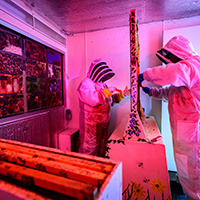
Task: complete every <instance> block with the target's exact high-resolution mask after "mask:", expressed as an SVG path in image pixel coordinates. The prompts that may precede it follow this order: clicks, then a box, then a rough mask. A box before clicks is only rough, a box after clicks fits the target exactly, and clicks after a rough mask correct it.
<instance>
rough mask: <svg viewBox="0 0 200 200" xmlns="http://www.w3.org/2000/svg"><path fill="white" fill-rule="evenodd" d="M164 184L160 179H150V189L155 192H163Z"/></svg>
mask: <svg viewBox="0 0 200 200" xmlns="http://www.w3.org/2000/svg"><path fill="white" fill-rule="evenodd" d="M165 188H166V185H165V184H164V183H163V181H162V180H160V179H159V178H158V179H156V178H155V179H154V180H152V181H151V189H152V190H153V191H154V192H155V193H157V194H162V193H164V192H165Z"/></svg>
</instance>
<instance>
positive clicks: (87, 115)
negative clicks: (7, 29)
mask: <svg viewBox="0 0 200 200" xmlns="http://www.w3.org/2000/svg"><path fill="white" fill-rule="evenodd" d="M114 75H115V74H114V72H113V71H112V69H111V68H110V67H109V66H108V65H107V63H106V62H105V61H104V60H102V59H101V58H100V59H96V60H94V61H93V62H92V63H91V65H90V68H89V71H88V73H87V77H86V78H85V79H84V80H83V81H82V82H81V83H80V85H79V87H78V89H77V94H78V98H79V106H80V123H79V124H80V125H79V126H80V131H79V135H80V148H79V152H80V153H84V154H89V155H95V156H101V157H104V156H105V152H106V144H107V139H108V126H109V121H110V107H111V103H112V104H113V103H119V102H120V101H121V100H122V99H123V98H124V96H125V95H126V93H127V91H128V90H127V88H125V90H124V91H123V92H119V91H118V90H117V89H116V88H114V87H108V86H107V85H106V83H105V82H106V81H107V80H109V79H110V78H112V77H113V76H114Z"/></svg>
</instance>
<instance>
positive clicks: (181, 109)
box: [138, 36, 200, 199]
mask: <svg viewBox="0 0 200 200" xmlns="http://www.w3.org/2000/svg"><path fill="white" fill-rule="evenodd" d="M157 56H158V57H159V58H160V59H161V60H162V61H163V62H164V63H165V64H166V66H165V67H164V66H158V67H153V68H148V69H146V70H145V71H144V72H143V73H141V74H139V76H138V81H139V84H142V82H143V81H144V80H146V81H150V82H153V83H155V84H158V85H161V86H164V85H170V86H166V87H165V88H160V89H158V88H155V87H152V88H148V87H143V91H144V92H146V93H148V94H149V95H150V96H152V97H155V98H160V99H165V100H168V111H169V117H170V125H171V131H172V138H173V147H174V156H175V162H176V166H177V174H178V178H179V181H180V183H181V185H182V187H183V191H184V193H185V194H186V195H187V199H200V128H199V127H200V126H199V123H200V57H199V56H198V55H197V53H196V52H195V51H194V49H193V46H192V44H191V43H190V41H188V40H187V39H186V38H184V37H183V36H175V37H173V38H172V39H171V40H169V42H168V43H167V44H166V45H165V46H164V47H163V48H162V49H161V50H160V51H158V52H157Z"/></svg>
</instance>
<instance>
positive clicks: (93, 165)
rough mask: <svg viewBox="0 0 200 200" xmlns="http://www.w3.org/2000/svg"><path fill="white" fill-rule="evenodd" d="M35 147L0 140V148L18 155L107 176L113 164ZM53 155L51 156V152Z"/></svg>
mask: <svg viewBox="0 0 200 200" xmlns="http://www.w3.org/2000/svg"><path fill="white" fill-rule="evenodd" d="M35 147H37V146H36V145H24V144H23V143H20V142H15V141H10V140H3V139H0V148H3V149H10V150H14V151H16V152H19V153H23V154H27V155H32V156H37V157H38V158H48V159H49V160H54V161H56V162H60V163H65V164H70V165H73V166H78V167H81V168H86V169H91V170H95V171H100V172H104V173H107V174H109V173H110V172H111V171H112V169H113V166H114V164H113V163H112V162H109V161H108V162H101V160H100V159H99V161H95V160H93V159H86V158H85V157H82V158H81V157H80V156H78V154H77V156H74V155H75V154H74V155H73V156H72V155H71V154H70V155H68V154H67V152H63V151H58V152H57V151H53V150H52V148H45V149H46V150H45V149H38V148H35ZM51 150H52V152H53V153H54V154H53V155H52V152H51Z"/></svg>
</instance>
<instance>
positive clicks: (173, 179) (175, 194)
mask: <svg viewBox="0 0 200 200" xmlns="http://www.w3.org/2000/svg"><path fill="white" fill-rule="evenodd" d="M169 180H170V188H171V195H172V200H186V199H187V198H186V195H185V194H184V193H183V190H182V187H181V184H180V183H179V181H178V177H177V173H176V172H172V171H169Z"/></svg>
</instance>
